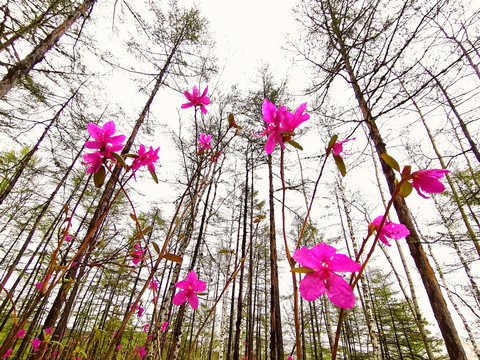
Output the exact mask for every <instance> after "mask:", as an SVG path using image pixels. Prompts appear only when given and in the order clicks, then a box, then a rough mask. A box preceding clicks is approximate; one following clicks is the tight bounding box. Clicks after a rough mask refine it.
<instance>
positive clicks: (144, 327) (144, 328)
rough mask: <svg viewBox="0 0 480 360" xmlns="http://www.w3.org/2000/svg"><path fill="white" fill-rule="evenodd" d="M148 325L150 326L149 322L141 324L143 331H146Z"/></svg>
mask: <svg viewBox="0 0 480 360" xmlns="http://www.w3.org/2000/svg"><path fill="white" fill-rule="evenodd" d="M149 326H150V324H145V325H143V332H147V329H148V327H149Z"/></svg>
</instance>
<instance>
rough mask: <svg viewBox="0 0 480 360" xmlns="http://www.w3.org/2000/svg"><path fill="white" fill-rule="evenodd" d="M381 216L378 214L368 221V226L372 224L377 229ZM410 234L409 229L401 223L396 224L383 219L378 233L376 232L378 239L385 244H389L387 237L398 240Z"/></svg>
mask: <svg viewBox="0 0 480 360" xmlns="http://www.w3.org/2000/svg"><path fill="white" fill-rule="evenodd" d="M382 219H383V216H378V217H377V218H375V220H373V221H372V222H371V223H370V226H374V227H375V230H377V231H378V228H379V227H380V224H381V223H382ZM408 235H410V231H409V230H408V229H407V227H406V226H405V225H403V224H396V223H393V222H389V221H388V220H385V224H383V226H382V229H381V230H380V233H379V234H378V239H379V240H380V241H381V242H383V243H384V244H385V245H388V246H391V245H390V243H389V242H388V240H387V237H388V238H390V239H394V240H398V239H402V238H404V237H405V236H408Z"/></svg>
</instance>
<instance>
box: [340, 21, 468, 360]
mask: <svg viewBox="0 0 480 360" xmlns="http://www.w3.org/2000/svg"><path fill="white" fill-rule="evenodd" d="M333 31H334V32H335V31H337V33H336V35H337V40H338V45H339V49H338V51H339V53H340V55H341V57H342V59H343V61H344V64H345V69H346V71H347V73H348V76H349V79H350V84H351V86H352V89H353V91H354V93H355V97H356V99H357V101H358V105H359V107H360V110H361V112H362V114H363V119H364V121H365V123H366V124H367V127H368V129H369V132H370V134H369V135H370V138H371V139H372V140H373V143H374V145H375V150H376V152H377V154H378V155H379V156H380V155H382V154H385V153H386V152H387V151H386V145H385V143H384V141H383V139H382V137H381V135H380V131H379V130H378V127H377V125H376V123H375V121H374V119H373V117H372V114H371V110H370V108H369V106H368V104H367V102H366V100H365V97H364V95H363V92H362V90H361V88H360V85H359V83H358V81H357V78H356V76H355V73H354V70H353V68H352V66H351V64H350V58H349V55H348V51H347V49H346V46H345V44H344V43H343V42H342V34H341V32H340V30H339V29H338V28H336V27H335V26H333ZM380 162H381V164H382V170H383V173H384V175H385V178H386V180H387V184H388V187H389V190H390V193H393V192H394V189H395V174H394V172H393V170H392V168H391V167H390V166H389V165H388V164H387V163H385V162H384V161H383V160H382V159H381V158H380ZM393 206H394V208H395V211H396V212H397V215H398V218H399V220H400V222H401V223H402V224H404V225H405V226H406V227H407V228H408V230H409V231H410V235H408V236H407V238H406V239H407V244H408V247H409V248H410V253H411V255H412V257H413V259H414V261H415V264H416V266H417V269H418V271H419V273H420V275H421V277H422V281H423V285H424V286H425V290H426V291H427V294H428V297H429V299H430V304H431V306H432V309H433V313H434V315H435V318H436V319H437V323H438V325H439V327H440V331H441V332H442V336H443V339H444V340H445V345H446V347H447V351H448V354H449V355H450V357H451V358H452V359H458V360H467V356H466V354H465V350H464V349H463V346H462V342H461V341H460V337H459V336H458V333H457V329H456V328H455V324H454V322H453V319H452V317H451V314H450V312H449V310H448V307H447V303H446V302H445V299H444V298H443V294H442V292H441V289H440V287H439V285H438V282H437V279H436V277H435V273H434V272H433V269H432V267H431V266H430V263H429V261H428V258H427V256H426V254H425V251H424V249H423V247H422V245H421V243H420V238H419V236H418V234H417V232H416V230H415V225H414V224H413V221H412V219H411V217H410V213H409V210H408V207H407V204H406V202H405V200H404V199H403V198H396V199H395V200H394V203H393Z"/></svg>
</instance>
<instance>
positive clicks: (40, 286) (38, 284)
mask: <svg viewBox="0 0 480 360" xmlns="http://www.w3.org/2000/svg"><path fill="white" fill-rule="evenodd" d="M42 285H43V281H40V282H38V283H37V285H35V288H37V289H38V290H40V289H41V288H42Z"/></svg>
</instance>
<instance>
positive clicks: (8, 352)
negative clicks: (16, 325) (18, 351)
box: [2, 349, 13, 359]
mask: <svg viewBox="0 0 480 360" xmlns="http://www.w3.org/2000/svg"><path fill="white" fill-rule="evenodd" d="M12 352H13V349H8V350H7V351H6V352H5V354H3V356H2V359H6V358H7V357H9V356H10V354H11V353H12Z"/></svg>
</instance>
